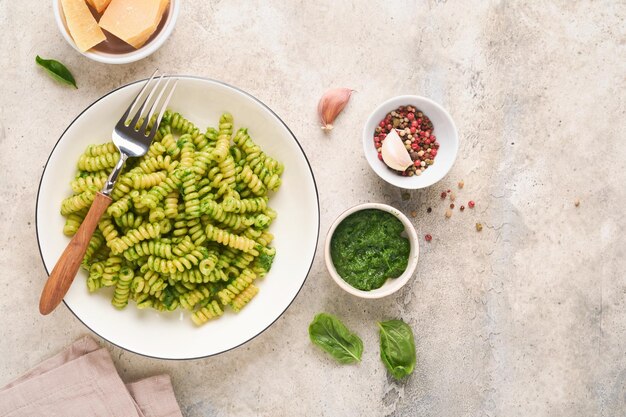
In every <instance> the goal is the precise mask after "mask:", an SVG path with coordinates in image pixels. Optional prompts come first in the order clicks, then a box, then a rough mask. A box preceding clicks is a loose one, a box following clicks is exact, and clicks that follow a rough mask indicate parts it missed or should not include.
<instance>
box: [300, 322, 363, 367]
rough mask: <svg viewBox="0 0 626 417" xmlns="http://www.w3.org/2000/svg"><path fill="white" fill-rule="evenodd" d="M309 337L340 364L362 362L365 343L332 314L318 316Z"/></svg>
mask: <svg viewBox="0 0 626 417" xmlns="http://www.w3.org/2000/svg"><path fill="white" fill-rule="evenodd" d="M309 337H310V338H311V341H312V342H313V343H314V344H316V345H318V346H319V347H321V348H322V349H324V350H325V351H326V352H328V353H329V354H330V355H331V356H332V357H333V358H335V359H336V360H337V362H339V363H354V362H358V361H360V360H361V354H362V353H363V341H362V340H361V339H360V338H359V336H357V335H356V334H354V333H352V332H350V330H348V328H347V327H346V326H345V325H344V324H343V323H342V322H341V321H340V320H339V319H338V318H337V317H335V316H333V315H332V314H327V313H319V314H318V315H316V316H315V318H314V319H313V321H312V322H311V324H310V325H309Z"/></svg>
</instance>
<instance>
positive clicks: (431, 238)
mask: <svg viewBox="0 0 626 417" xmlns="http://www.w3.org/2000/svg"><path fill="white" fill-rule="evenodd" d="M424 239H426V242H430V241H431V240H433V237H432V236H431V235H430V234H427V235H426V236H424Z"/></svg>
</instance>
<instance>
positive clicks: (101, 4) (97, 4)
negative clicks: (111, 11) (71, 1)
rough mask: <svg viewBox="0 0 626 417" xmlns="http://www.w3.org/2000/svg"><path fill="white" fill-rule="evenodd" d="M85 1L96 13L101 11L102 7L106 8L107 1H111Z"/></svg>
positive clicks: (109, 1)
mask: <svg viewBox="0 0 626 417" xmlns="http://www.w3.org/2000/svg"><path fill="white" fill-rule="evenodd" d="M87 3H89V5H90V6H91V7H93V8H94V9H96V11H97V12H98V13H102V12H103V11H104V9H106V8H107V6H108V5H109V3H111V0H87Z"/></svg>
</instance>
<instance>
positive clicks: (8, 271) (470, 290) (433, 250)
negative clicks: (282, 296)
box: [0, 0, 626, 417]
mask: <svg viewBox="0 0 626 417" xmlns="http://www.w3.org/2000/svg"><path fill="white" fill-rule="evenodd" d="M50 3H51V2H49V1H48V2H35V1H29V2H16V1H8V0H5V1H0V25H1V27H2V28H3V36H2V37H0V50H2V64H3V65H2V71H3V75H2V77H0V97H1V100H0V143H1V144H2V148H3V151H2V152H0V165H1V166H2V169H3V174H2V179H1V180H0V183H1V185H2V190H3V193H4V203H3V204H2V205H1V206H0V215H1V217H2V222H1V223H0V236H2V240H1V242H0V271H1V272H2V273H1V274H0V289H1V293H2V301H1V302H0V329H2V337H0V385H3V384H5V383H6V382H8V381H9V380H11V379H13V378H15V377H17V376H19V375H20V374H22V373H23V372H25V371H26V370H27V369H29V368H30V367H32V366H34V365H35V364H37V363H38V362H40V361H41V360H43V359H45V358H47V357H49V356H51V355H52V354H54V353H56V352H58V351H59V350H61V349H62V348H63V347H64V346H66V345H68V344H69V343H70V342H72V341H73V340H75V339H77V338H79V337H80V336H82V335H85V334H89V330H88V329H87V328H85V327H84V326H83V325H82V324H81V323H80V322H79V321H78V320H77V319H76V318H75V317H74V316H73V315H72V314H71V313H70V312H69V310H67V309H66V308H65V307H62V308H60V309H59V310H58V311H56V312H55V313H54V314H53V315H52V316H49V317H41V316H40V315H39V314H38V311H37V303H38V297H39V292H40V289H41V285H42V283H43V280H44V279H45V277H46V276H45V271H44V269H43V266H42V262H41V260H40V256H39V251H38V247H37V240H36V236H35V224H34V213H35V200H36V194H37V187H38V184H39V179H40V175H41V173H42V170H43V166H44V164H45V162H46V159H47V157H48V155H49V153H50V151H51V150H52V147H53V146H54V144H55V142H56V141H57V139H58V137H59V135H60V134H61V133H62V132H63V130H64V129H65V127H66V126H67V125H68V124H69V123H70V122H71V121H72V120H73V119H74V117H75V116H76V115H77V114H78V113H79V112H81V111H82V110H83V109H84V108H85V107H86V106H87V105H88V104H90V103H91V102H92V101H94V100H95V99H96V98H98V97H100V96H101V95H103V94H105V93H106V92H108V91H109V90H111V89H114V88H116V87H118V86H120V85H122V84H124V83H127V82H130V81H133V80H135V79H138V78H143V77H145V76H146V75H148V74H149V73H150V72H151V70H152V69H153V68H154V67H156V66H158V67H159V68H161V69H163V70H164V71H167V72H171V73H180V74H191V75H198V76H206V77H210V78H215V79H219V80H223V81H225V82H227V83H230V84H233V85H236V86H238V87H240V88H242V89H243V90H245V91H248V92H250V93H251V94H253V95H255V96H256V97H258V98H260V99H261V100H262V101H264V102H265V103H267V104H268V105H269V106H270V107H271V108H272V109H274V110H275V111H276V113H278V114H279V115H280V116H281V118H283V120H284V121H285V122H286V123H287V124H288V125H289V127H290V128H291V129H292V130H293V132H294V133H295V135H296V136H297V137H298V138H299V140H300V143H301V144H302V147H303V148H304V150H305V152H306V154H307V156H308V158H309V159H310V161H311V165H312V167H313V171H314V173H315V176H316V181H317V184H318V187H319V194H320V204H321V216H322V217H321V234H320V235H321V238H320V243H322V242H323V238H324V236H325V232H326V230H327V229H328V227H329V225H330V223H331V222H332V221H333V220H334V218H335V217H336V216H337V215H338V214H339V213H340V212H342V211H343V210H344V209H346V208H347V207H350V206H352V205H355V204H357V203H363V202H369V201H377V202H384V203H388V204H391V205H394V206H396V207H398V208H399V209H401V210H402V211H403V212H404V213H406V214H411V212H412V211H415V214H416V215H415V217H411V218H412V221H413V222H414V224H415V226H416V228H417V230H418V233H419V234H420V236H421V237H423V235H424V234H426V233H430V234H432V236H433V240H432V242H430V243H426V242H424V240H423V238H422V240H421V248H422V253H421V257H420V261H419V266H418V271H417V273H416V275H415V277H414V278H413V279H412V281H411V282H410V284H409V285H407V286H406V287H405V288H404V289H403V290H402V291H401V292H399V293H397V294H396V295H394V296H391V297H388V298H385V299H382V300H378V301H367V300H359V299H356V298H354V297H352V296H350V295H348V294H346V293H343V292H341V291H340V290H339V289H338V287H337V286H336V285H335V284H334V283H333V282H332V280H331V278H330V277H329V275H328V273H327V272H326V269H325V267H324V259H323V253H322V250H321V246H319V247H318V251H317V254H316V255H317V256H316V258H315V262H314V265H313V268H312V271H311V273H310V275H309V277H308V280H307V281H306V283H305V285H304V287H303V289H302V291H301V293H300V295H299V296H298V297H297V298H296V300H295V302H294V303H293V304H292V306H291V307H290V308H289V309H288V310H287V312H286V313H285V314H284V315H283V316H282V317H281V318H280V319H279V320H278V321H277V322H276V323H275V324H274V325H273V326H272V327H271V328H270V329H268V330H267V331H266V332H264V333H263V334H262V335H261V336H259V337H257V338H255V339H254V340H252V341H251V342H249V343H247V344H246V345H244V346H242V347H240V348H238V349H235V350H233V351H230V352H227V353H225V354H222V355H219V356H216V357H211V358H208V359H204V360H197V361H183V362H176V361H159V360H154V359H149V358H145V357H141V356H137V355H135V354H132V353H128V352H125V351H123V350H121V349H119V348H117V347H114V346H112V345H110V344H109V343H107V342H106V341H103V340H100V339H98V340H99V342H100V343H101V344H102V345H103V346H106V347H107V348H109V350H110V351H111V353H112V356H113V358H114V361H115V363H116V365H117V367H118V369H119V372H120V374H121V376H122V378H123V379H124V380H126V381H131V380H135V379H138V378H141V377H145V376H150V375H154V374H157V373H162V372H165V373H168V374H169V375H171V377H172V381H173V385H174V389H175V391H176V394H177V397H178V399H179V402H180V405H181V408H182V410H183V413H184V415H186V416H190V417H192V416H253V415H255V416H256V415H258V416H272V417H277V416H294V415H302V416H418V415H419V416H581V417H582V416H623V415H625V414H626V302H625V298H626V274H625V273H624V270H625V269H626V261H625V259H626V257H625V255H626V253H625V252H626V239H625V237H624V236H625V232H626V230H625V226H626V222H625V221H624V212H625V210H624V204H626V191H625V189H626V187H625V185H624V184H625V183H626V175H625V172H626V166H625V163H626V146H625V145H624V137H623V135H624V133H623V132H624V131H626V103H625V95H624V91H626V79H625V75H626V59H625V57H626V41H625V39H626V24H625V22H624V18H625V16H626V4H625V3H624V2H620V1H603V2H591V1H581V2H572V1H567V0H561V1H554V2H534V1H515V2H513V1H455V2H452V1H450V2H446V1H436V0H430V1H398V0H393V1H370V2H364V1H356V0H351V1H337V2H333V1H328V0H321V1H278V0H271V1H270V0H268V1H247V0H246V1H244V0H234V1H185V2H184V3H183V5H182V8H181V14H180V17H179V21H178V25H177V27H176V29H175V31H174V33H173V34H172V36H171V38H170V39H169V40H168V41H167V43H166V44H165V45H164V46H163V47H162V48H161V49H160V50H159V51H158V52H157V53H155V54H154V55H152V56H150V57H149V58H147V59H144V60H143V61H140V62H137V63H134V64H129V65H120V66H110V65H104V64H99V63H96V62H92V61H90V60H88V59H86V58H84V57H83V56H81V55H79V54H78V53H77V52H76V51H74V50H73V49H72V48H71V47H70V46H68V44H67V43H66V42H65V41H64V40H63V38H62V37H61V35H60V34H59V32H58V30H57V28H56V25H55V23H54V19H53V16H52V9H51V4H50ZM37 54H39V55H42V56H44V57H52V58H56V59H58V60H60V61H62V62H64V63H65V64H66V65H68V67H69V68H71V70H72V71H73V72H74V74H75V76H76V78H77V81H78V84H79V89H78V90H73V89H71V88H66V87H64V86H62V85H59V84H57V83H55V82H53V81H52V80H51V79H49V78H48V77H47V76H46V75H45V74H44V73H43V72H42V71H41V69H40V68H38V67H37V66H36V65H35V63H34V58H35V55H37ZM337 86H346V87H350V88H353V89H355V90H357V93H356V94H355V95H354V96H353V99H352V101H351V102H350V104H349V105H348V107H347V108H346V110H345V111H344V113H343V114H342V115H341V116H340V118H339V119H338V120H337V123H336V128H335V130H334V131H333V132H332V134H331V135H330V136H325V135H324V134H323V133H322V132H321V131H320V129H319V125H318V121H317V116H316V105H317V100H318V99H319V97H320V96H321V94H322V93H323V92H324V91H325V90H326V89H328V88H331V87H337ZM398 94H420V95H424V96H427V97H430V98H432V99H434V100H435V101H437V102H439V103H441V104H442V105H443V106H444V107H445V108H447V110H448V111H449V112H450V113H451V115H452V117H453V118H454V119H455V121H456V124H457V127H458V129H459V134H460V149H459V157H458V159H457V161H456V164H455V165H454V167H453V169H452V171H451V172H450V173H449V175H448V176H447V177H446V178H444V179H443V180H442V181H441V182H440V183H438V184H437V185H435V186H433V187H431V188H428V189H425V190H419V191H413V192H410V193H408V194H406V195H403V192H401V190H399V189H396V188H393V187H391V186H389V185H387V184H385V183H384V182H382V181H381V180H380V179H378V177H376V176H375V175H374V174H373V172H371V170H370V169H369V167H368V165H367V163H366V161H365V159H364V158H363V157H362V152H361V145H360V138H361V129H362V125H363V123H364V121H365V120H366V118H367V116H368V115H369V113H370V112H371V110H372V109H373V108H374V107H375V106H376V105H377V104H379V103H380V102H382V101H384V100H386V99H388V98H390V97H392V96H394V95H398ZM461 179H463V180H464V181H465V187H464V188H463V189H462V190H457V200H458V201H459V202H466V201H468V200H470V199H472V200H475V201H476V208H475V209H473V210H468V209H466V210H465V211H464V212H463V213H461V212H460V211H458V209H455V210H454V214H453V216H452V217H451V218H450V219H446V218H445V217H444V211H445V206H446V204H448V203H443V202H441V200H440V197H439V194H440V193H441V191H442V190H445V189H448V188H450V189H456V187H457V186H456V184H457V182H458V181H459V180H461ZM576 200H579V201H580V205H579V206H578V207H576V206H575V205H574V202H575V201H576ZM428 207H432V209H433V211H432V213H430V214H428V213H427V212H426V209H427V208H428ZM476 222H481V223H482V224H483V225H484V229H483V231H482V232H480V233H478V232H477V231H476V230H475V227H474V225H475V223H476ZM320 311H328V312H331V313H334V314H336V315H338V316H340V317H342V318H343V319H344V321H345V322H346V324H347V325H348V326H349V327H351V328H352V329H353V330H354V331H356V332H357V333H359V334H360V335H361V336H362V338H363V340H364V343H365V346H366V350H365V353H364V356H363V361H362V363H360V364H359V365H357V366H341V365H338V364H336V363H335V362H333V360H332V359H331V358H329V357H327V356H325V355H324V354H323V353H322V352H321V351H319V350H318V349H317V348H316V347H315V346H313V345H312V344H311V343H310V342H309V339H308V335H307V326H308V324H309V322H310V321H311V319H312V317H313V316H314V315H315V314H316V313H317V312H320ZM395 317H401V318H403V319H404V320H405V321H407V322H408V323H410V324H411V326H412V327H413V329H414V331H415V334H416V344H417V357H418V363H417V366H416V369H415V372H414V374H413V375H412V376H410V377H409V378H408V379H406V380H403V381H400V382H397V381H395V380H393V379H392V378H390V376H389V375H388V374H387V373H386V371H385V369H384V367H383V366H382V363H381V362H380V360H379V357H378V333H377V330H376V329H375V326H374V325H373V323H374V322H375V321H378V320H382V319H388V318H395Z"/></svg>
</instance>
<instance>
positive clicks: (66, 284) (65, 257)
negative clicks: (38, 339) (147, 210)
mask: <svg viewBox="0 0 626 417" xmlns="http://www.w3.org/2000/svg"><path fill="white" fill-rule="evenodd" d="M110 204H111V197H108V196H106V195H104V194H102V193H100V192H99V193H97V194H96V197H95V199H94V200H93V203H92V204H91V208H90V209H89V213H87V216H86V217H85V220H83V222H82V224H81V225H80V227H79V228H78V231H77V232H76V234H75V235H74V237H73V238H72V240H71V241H70V243H69V244H68V245H67V247H66V248H65V250H64V251H63V254H61V257H60V258H59V260H58V261H57V263H56V265H55V266H54V269H53V270H52V273H51V274H50V277H48V281H46V285H45V286H44V287H43V291H42V292H41V298H40V299H39V312H40V313H41V314H44V315H46V314H50V313H51V312H52V311H53V310H54V309H55V308H56V307H57V306H58V305H59V304H60V303H61V300H63V297H65V294H66V293H67V290H69V288H70V285H72V281H74V277H76V273H77V272H78V268H79V267H80V263H81V262H82V260H83V257H84V256H85V252H87V246H88V245H89V240H90V239H91V236H92V235H93V232H94V231H95V230H96V227H97V226H98V222H99V221H100V217H102V215H103V214H104V212H105V210H106V209H107V207H109V205H110Z"/></svg>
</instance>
